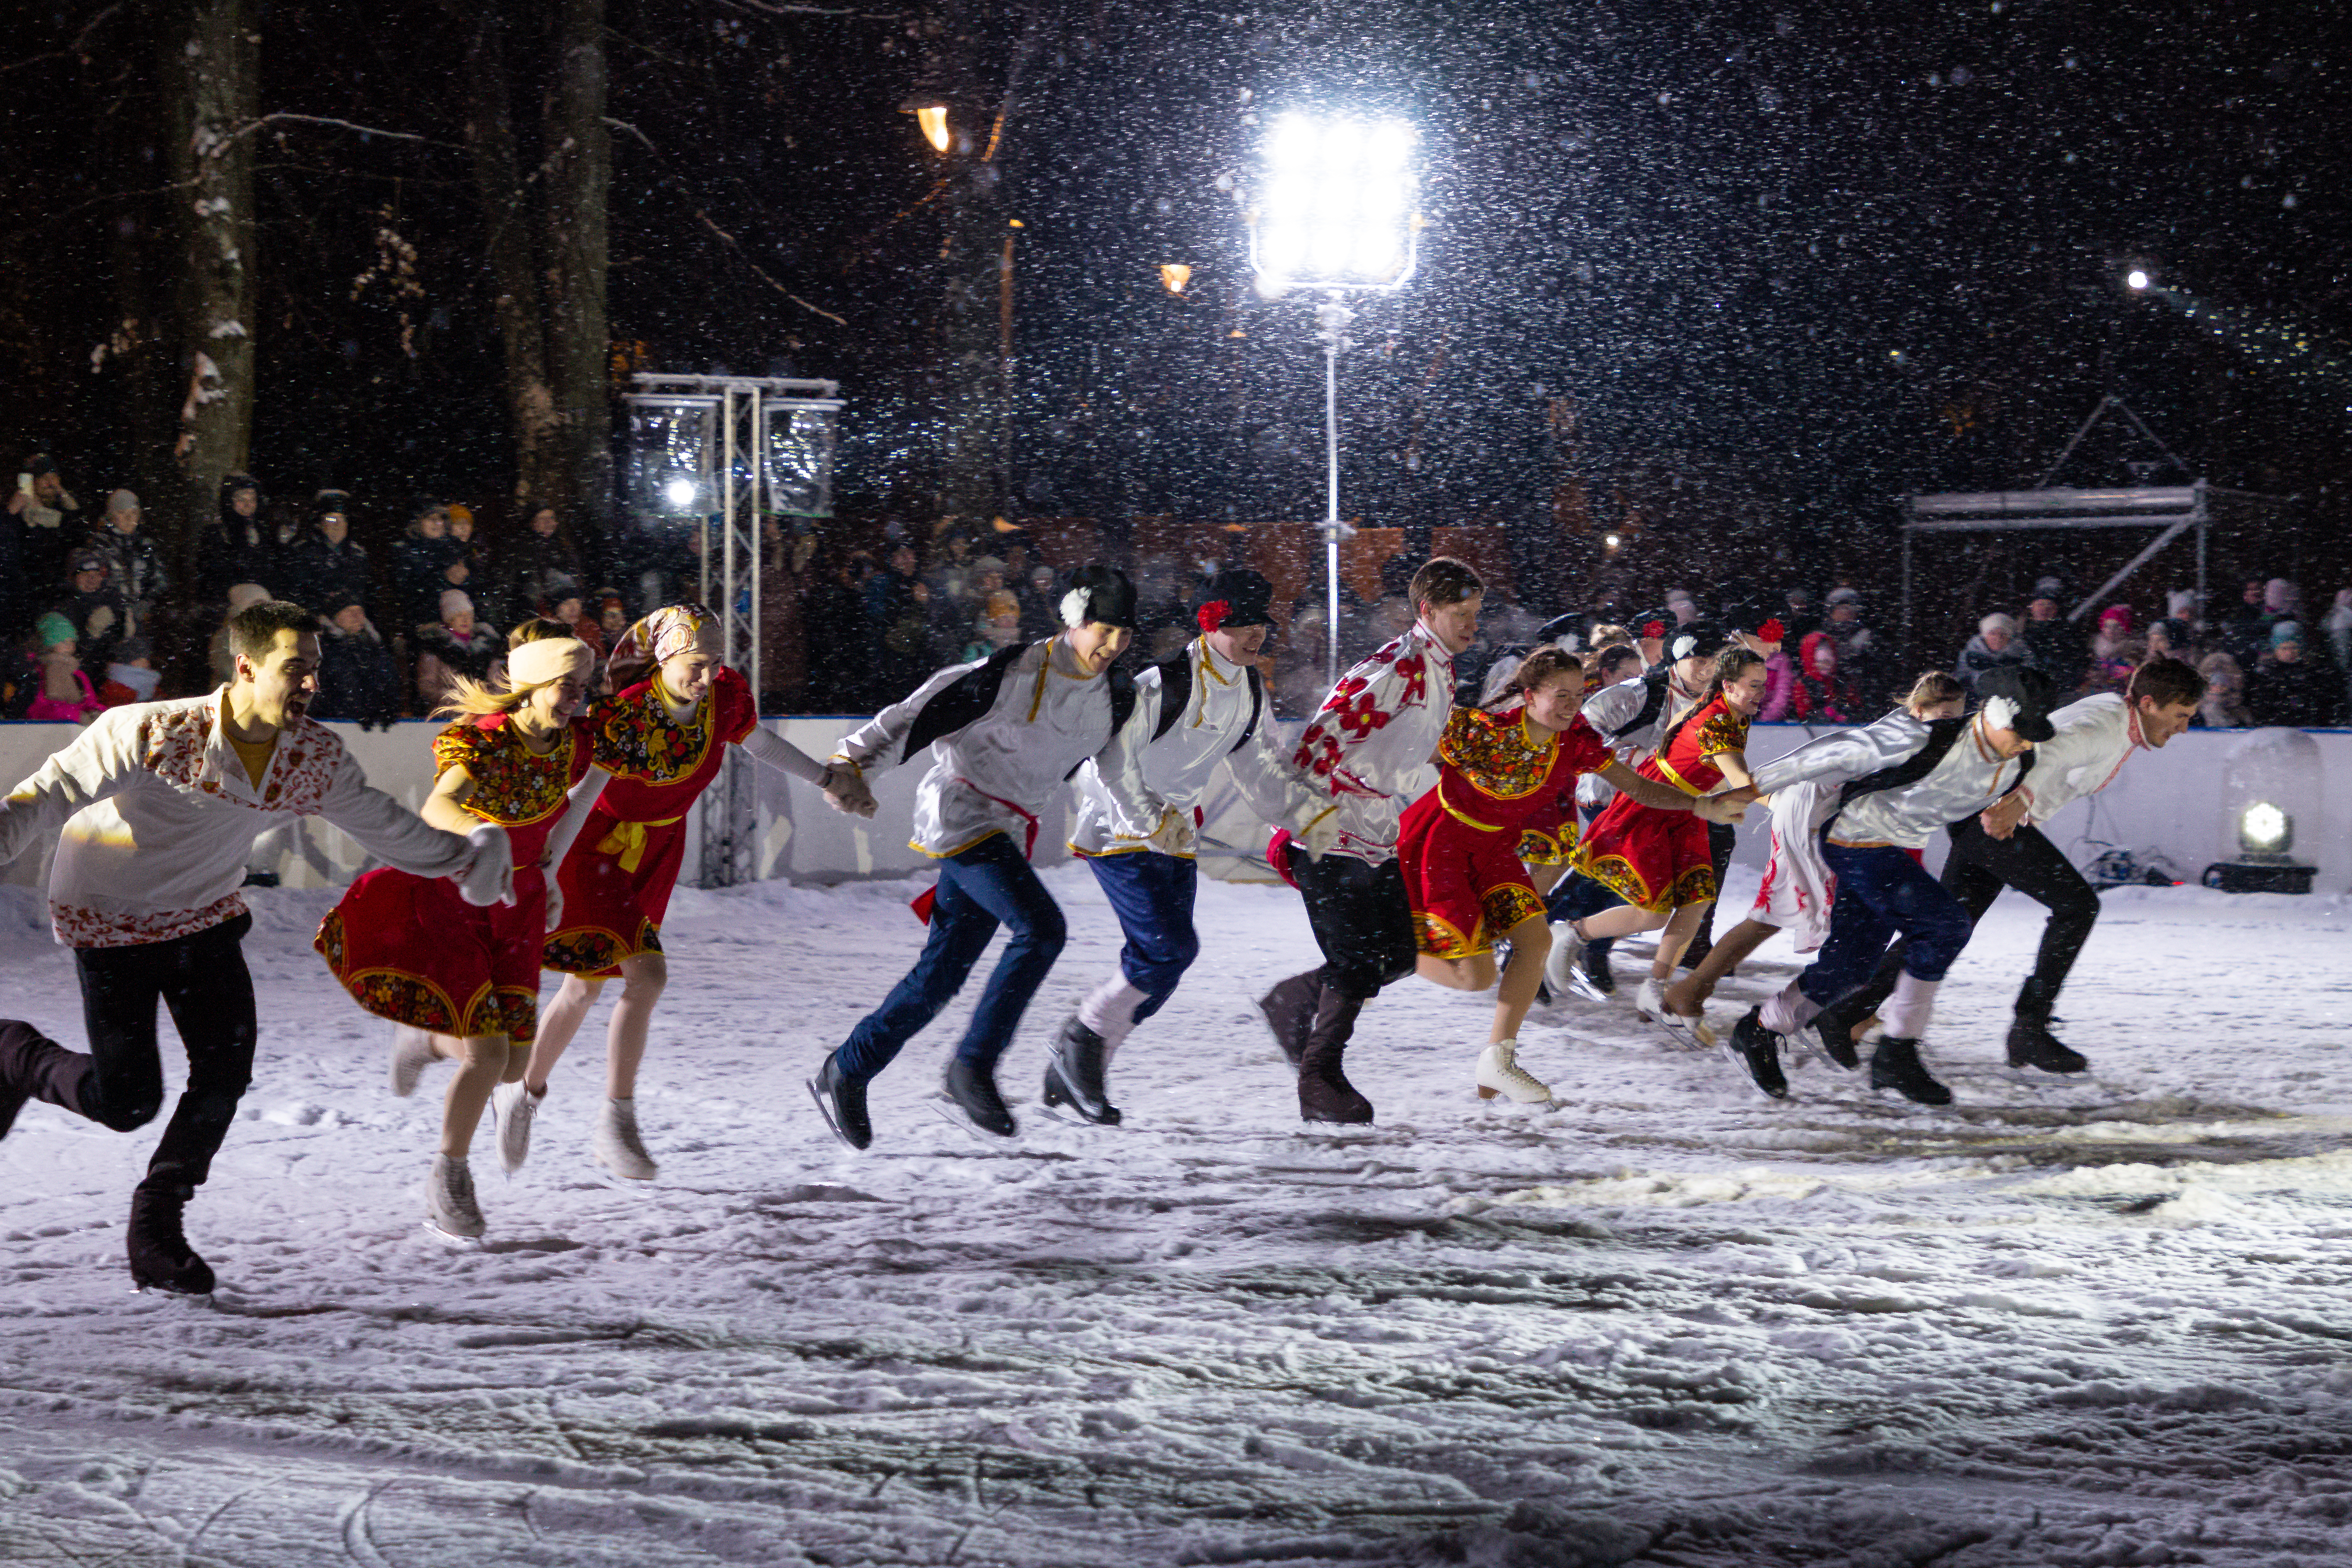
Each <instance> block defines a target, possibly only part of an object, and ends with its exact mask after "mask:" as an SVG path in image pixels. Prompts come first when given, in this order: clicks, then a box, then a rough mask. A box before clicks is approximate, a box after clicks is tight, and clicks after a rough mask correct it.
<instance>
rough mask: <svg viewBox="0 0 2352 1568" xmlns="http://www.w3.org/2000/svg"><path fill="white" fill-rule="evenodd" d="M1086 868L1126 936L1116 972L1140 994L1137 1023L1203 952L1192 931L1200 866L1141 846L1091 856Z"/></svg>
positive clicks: (1173, 991) (1157, 1008)
mask: <svg viewBox="0 0 2352 1568" xmlns="http://www.w3.org/2000/svg"><path fill="white" fill-rule="evenodd" d="M1087 869H1088V870H1090V871H1092V872H1093V873H1094V874H1095V880H1096V881H1097V882H1098V883H1099V884H1101V886H1102V890H1103V897H1104V898H1106V899H1108V900H1110V908H1111V912H1112V913H1113V914H1115V915H1117V916H1118V929H1119V930H1120V931H1121V932H1123V933H1124V934H1125V935H1126V937H1127V945H1126V946H1124V947H1122V948H1120V949H1119V951H1118V970H1119V973H1121V974H1124V975H1126V976H1127V983H1128V984H1129V985H1132V986H1134V987H1135V988H1136V989H1137V990H1138V991H1140V992H1142V993H1143V1000H1142V1001H1141V1002H1139V1003H1138V1004H1137V1005H1136V1008H1135V1021H1136V1022H1137V1023H1139V1024H1140V1023H1141V1022H1143V1020H1145V1019H1146V1018H1149V1017H1150V1016H1151V1015H1153V1014H1154V1013H1157V1012H1158V1011H1160V1008H1161V1007H1162V1006H1164V1005H1167V1001H1168V998H1170V997H1171V996H1173V995H1174V994H1176V983H1177V982H1178V981H1180V980H1181V979H1183V978H1184V972H1185V971H1186V970H1188V969H1190V968H1192V961H1193V960H1194V959H1196V958H1198V957H1200V956H1201V937H1200V933H1199V932H1197V931H1194V930H1193V929H1192V897H1193V893H1194V890H1195V889H1198V888H1199V887H1200V885H1201V873H1200V868H1198V867H1197V866H1195V865H1194V864H1193V863H1192V861H1190V860H1187V859H1185V858H1182V857H1181V856H1177V855H1161V854H1158V853H1156V852H1154V851H1152V850H1149V849H1144V850H1139V851H1137V852H1136V853H1134V854H1132V855H1097V856H1093V857H1091V858H1088V859H1087Z"/></svg>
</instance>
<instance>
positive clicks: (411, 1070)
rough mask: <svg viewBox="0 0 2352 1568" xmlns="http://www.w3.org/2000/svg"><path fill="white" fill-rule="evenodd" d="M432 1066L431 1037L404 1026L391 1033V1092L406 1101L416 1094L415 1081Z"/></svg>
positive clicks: (420, 1030)
mask: <svg viewBox="0 0 2352 1568" xmlns="http://www.w3.org/2000/svg"><path fill="white" fill-rule="evenodd" d="M432 1065H433V1037H432V1036H430V1035H428V1034H426V1033H425V1031H424V1030H422V1029H419V1028H415V1027H412V1026H409V1025H406V1024H397V1025H394V1026H393V1031H392V1072H391V1075H390V1078H391V1083H392V1092H393V1093H394V1094H396V1095H398V1096H400V1098H401V1099H403V1100H406V1099H407V1098H408V1097H409V1096H410V1095H412V1094H415V1092H416V1080H417V1079H421V1078H423V1077H424V1076H425V1068H428V1067H431V1066H432Z"/></svg>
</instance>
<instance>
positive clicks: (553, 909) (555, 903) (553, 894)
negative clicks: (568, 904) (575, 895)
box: [547, 870, 563, 931]
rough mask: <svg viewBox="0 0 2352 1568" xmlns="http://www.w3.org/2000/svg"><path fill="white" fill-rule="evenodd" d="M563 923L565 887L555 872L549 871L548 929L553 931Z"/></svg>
mask: <svg viewBox="0 0 2352 1568" xmlns="http://www.w3.org/2000/svg"><path fill="white" fill-rule="evenodd" d="M562 923H563V889H562V886H560V885H559V884H558V883H557V882H556V880H555V873H554V871H552V870H550V871H549V872H548V873H547V929H548V930H549V931H553V930H554V929H555V928H556V927H557V926H560V925H562Z"/></svg>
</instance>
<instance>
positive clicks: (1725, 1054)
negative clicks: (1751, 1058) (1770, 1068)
mask: <svg viewBox="0 0 2352 1568" xmlns="http://www.w3.org/2000/svg"><path fill="white" fill-rule="evenodd" d="M1715 1054H1716V1055H1717V1056H1718V1057H1721V1058H1723V1059H1724V1060H1725V1061H1726V1062H1727V1063H1728V1064H1729V1065H1730V1068H1731V1070H1732V1071H1733V1072H1736V1073H1738V1075H1739V1081H1740V1084H1741V1085H1742V1087H1744V1088H1745V1089H1747V1090H1748V1092H1749V1093H1750V1094H1752V1095H1754V1096H1755V1097H1756V1098H1757V1099H1759V1100H1763V1101H1764V1102H1765V1103H1767V1104H1769V1105H1786V1104H1787V1103H1788V1102H1789V1091H1788V1090H1787V1089H1785V1088H1784V1089H1781V1091H1780V1093H1778V1094H1774V1093H1773V1092H1772V1091H1771V1090H1770V1089H1766V1088H1765V1087H1764V1086H1763V1085H1762V1084H1760V1083H1758V1082H1757V1081H1756V1075H1755V1074H1754V1073H1752V1072H1749V1071H1748V1058H1746V1057H1743V1056H1741V1055H1740V1054H1739V1050H1738V1047H1736V1046H1734V1045H1733V1044H1732V1043H1731V1041H1730V1040H1729V1039H1723V1040H1718V1041H1717V1042H1716V1047H1715ZM1781 1071H1782V1073H1783V1074H1784V1075H1785V1074H1786V1072H1787V1071H1788V1069H1787V1068H1786V1067H1785V1066H1784V1067H1783V1068H1781Z"/></svg>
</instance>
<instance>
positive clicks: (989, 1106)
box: [809, 565, 1182, 1149]
mask: <svg viewBox="0 0 2352 1568" xmlns="http://www.w3.org/2000/svg"><path fill="white" fill-rule="evenodd" d="M1071 581H1072V585H1071V588H1070V591H1069V592H1068V593H1066V594H1065V595H1062V600H1061V605H1060V610H1061V618H1062V628H1063V629H1062V630H1061V631H1060V632H1058V633H1056V634H1055V636H1053V637H1048V638H1046V639H1045V641H1043V642H1035V643H1028V644H1017V643H1016V644H1015V645H1013V647H1007V648H1003V649H1000V650H999V651H997V652H996V653H993V654H991V655H990V656H989V657H988V658H982V659H977V660H974V661H973V662H971V663H970V664H957V665H950V666H949V667H948V668H945V669H942V670H940V671H939V672H938V673H937V674H935V675H933V676H932V677H931V678H930V679H929V680H926V681H925V682H923V684H922V685H921V686H920V687H919V688H918V689H917V690H916V692H915V694H914V695H913V696H911V697H909V698H908V699H907V700H905V701H903V702H899V703H895V704H893V705H892V706H891V707H889V708H887V709H885V710H883V711H882V712H880V713H878V714H877V715H875V717H874V718H873V719H872V720H871V721H868V722H867V723H866V724H865V725H863V726H862V727H860V728H859V729H858V730H856V731H855V732H854V733H852V734H850V735H848V736H847V737H845V739H844V740H843V741H842V743H841V751H840V752H839V753H838V754H837V755H836V756H835V759H834V760H835V762H836V763H843V764H845V765H846V766H847V767H848V768H849V769H850V770H851V771H852V772H853V773H856V775H857V776H858V778H859V779H860V780H861V782H862V781H863V780H865V779H868V778H871V777H872V776H873V775H874V774H876V773H880V772H881V771H882V770H883V769H885V768H888V767H894V766H896V765H897V764H898V763H904V762H908V761H910V760H912V759H913V758H914V757H915V756H917V755H918V754H919V753H920V752H922V751H923V750H924V749H925V748H926V747H929V748H931V749H932V752H933V755H934V759H935V760H934V761H933V762H932V763H931V768H930V771H929V773H925V774H924V775H923V781H922V783H921V784H919V786H918V787H917V793H916V797H915V837H914V838H913V840H912V841H911V842H912V844H913V847H915V848H917V849H919V850H920V851H921V852H922V853H924V854H925V855H928V856H929V857H931V858H933V859H935V860H937V861H938V862H939V864H940V880H939V886H938V887H937V888H936V889H933V890H932V893H931V894H930V895H929V910H928V918H929V921H930V926H931V931H930V936H929V940H927V941H926V942H924V944H923V952H922V956H921V957H920V958H919V959H917V960H916V961H915V967H914V968H913V969H912V970H910V971H908V974H907V977H906V978H905V979H903V980H901V981H899V982H898V985H897V986H896V988H894V989H893V990H892V991H891V993H890V994H889V995H888V996H887V997H886V998H884V999H883V1002H882V1005H880V1006H879V1007H877V1008H876V1009H875V1010H874V1011H873V1012H871V1013H869V1014H867V1015H866V1016H865V1017H864V1018H863V1019H862V1020H860V1021H859V1023H858V1025H857V1026H856V1028H855V1029H853V1030H851V1031H850V1035H849V1038H848V1039H846V1040H845V1041H843V1042H842V1044H841V1046H840V1047H839V1048H838V1049H836V1050H835V1051H834V1052H832V1053H831V1054H830V1055H828V1056H827V1057H826V1058H824V1064H823V1065H822V1066H821V1067H820V1068H818V1070H817V1076H816V1077H815V1078H814V1079H811V1080H810V1083H809V1092H810V1093H811V1094H813V1095H814V1096H815V1097H816V1101H817V1106H818V1109H820V1110H823V1111H824V1115H825V1120H826V1121H827V1122H829V1123H830V1124H831V1125H832V1127H833V1130H834V1132H835V1135H837V1136H838V1137H839V1138H840V1139H841V1141H842V1142H845V1143H846V1144H848V1145H849V1146H850V1147H851V1148H853V1149H863V1148H865V1147H866V1145H867V1144H869V1143H871V1142H873V1141H874V1128H873V1123H872V1122H871V1121H869V1120H868V1118H867V1116H866V1084H867V1083H868V1082H870V1081H871V1080H872V1079H873V1078H874V1076H875V1074H877V1073H878V1072H880V1071H881V1070H882V1069H883V1068H886V1067H888V1066H889V1065H890V1062H891V1060H892V1058H895V1057H897V1056H898V1051H899V1048H900V1047H903V1046H904V1045H905V1044H906V1043H907V1042H908V1040H909V1039H911V1038H912V1037H914V1035H915V1033H916V1031H917V1030H919V1029H920V1028H922V1026H924V1025H926V1024H928V1023H929V1022H930V1021H931V1020H932V1019H933V1018H935V1017H937V1016H939V1014H940V1009H941V1008H943V1007H945V1006H946V1005H948V1003H949V1002H950V1000H951V999H953V997H954V996H955V994H956V993H957V992H958V991H959V990H961V988H962V986H963V983H964V979H965V977H966V976H967V975H969V974H971V971H972V966H973V965H974V964H976V963H979V962H980V955H981V954H982V952H985V951H987V948H988V943H989V941H990V939H992V937H994V936H995V934H996V928H997V927H998V926H1000V925H1003V926H1009V927H1010V928H1012V937H1011V939H1010V940H1009V941H1008V942H1006V943H1005V947H1004V955H1003V957H1002V958H1000V959H999V960H998V961H997V964H996V972H995V973H993V974H992V975H990V976H989V981H988V988H987V990H985V991H984V992H982V994H981V998H980V1005H979V1006H978V1007H977V1008H975V1009H974V1010H973V1012H972V1016H971V1025H970V1026H968V1027H967V1028H966V1029H965V1030H964V1036H963V1040H962V1043H961V1045H959V1046H958V1047H956V1053H955V1056H954V1057H953V1058H951V1059H950V1061H949V1063H948V1068H947V1080H946V1089H947V1093H948V1098H949V1099H950V1100H953V1101H954V1102H955V1104H956V1105H957V1106H958V1107H959V1108H960V1109H961V1110H962V1112H963V1114H964V1115H965V1116H966V1117H968V1118H970V1119H971V1123H972V1125H973V1126H975V1127H978V1128H979V1129H980V1130H981V1131H983V1132H989V1133H993V1134H995V1135H996V1136H998V1137H1001V1138H1010V1137H1012V1136H1013V1133H1014V1132H1016V1131H1019V1126H1018V1124H1017V1123H1015V1122H1014V1121H1013V1112H1012V1111H1011V1110H1009V1109H1007V1107H1006V1106H1005V1103H1004V1098H1003V1095H1001V1094H999V1093H998V1092H997V1088H996V1061H997V1058H999V1057H1001V1056H1003V1054H1004V1048H1005V1047H1007V1046H1009V1045H1011V1044H1012V1043H1013V1029H1014V1028H1015V1027H1016V1026H1019V1024H1020V1022H1021V1015H1022V1012H1023V1011H1024V1009H1025V1008H1027V1006H1028V1005H1029V998H1030V997H1032V996H1034V994H1036V992H1037V987H1038V986H1039V985H1041V984H1044V983H1045V976H1046V974H1047V973H1049V972H1050V971H1051V970H1052V969H1053V967H1054V960H1055V958H1057V957H1059V956H1060V955H1061V952H1062V943H1063V942H1064V940H1065V938H1066V928H1065V926H1064V924H1063V921H1062V910H1061V906H1060V905H1058V904H1056V903H1055V902H1054V899H1053V895H1052V894H1050V893H1048V892H1046V891H1045V884H1044V883H1043V882H1041V881H1039V880H1038V879H1037V873H1036V872H1034V871H1033V870H1031V869H1030V868H1029V854H1030V851H1031V850H1032V849H1034V847H1036V839H1037V829H1038V826H1039V823H1040V819H1041V818H1042V817H1043V816H1045V813H1047V812H1048V811H1051V810H1053V809H1054V808H1055V806H1057V805H1059V804H1060V802H1061V801H1062V800H1063V799H1064V798H1065V795H1064V787H1065V785H1066V784H1067V782H1068V780H1069V778H1070V776H1071V775H1072V774H1074V773H1076V772H1077V770H1078V767H1079V764H1081V763H1084V762H1086V761H1087V759H1088V758H1089V757H1092V756H1094V755H1095V754H1096V753H1097V752H1100V751H1102V749H1103V748H1104V747H1105V746H1107V745H1108V744H1109V743H1110V741H1111V737H1112V736H1113V735H1115V734H1117V733H1118V729H1119V726H1120V725H1121V724H1122V723H1123V722H1125V721H1126V719H1127V714H1128V710H1129V708H1130V707H1131V706H1132V704H1133V702H1134V691H1135V689H1134V686H1133V683H1132V682H1130V681H1129V680H1127V679H1125V678H1124V677H1122V676H1115V675H1113V674H1112V672H1111V668H1110V667H1111V663H1112V661H1113V660H1115V659H1117V658H1118V656H1119V655H1120V653H1122V652H1123V651H1125V649H1126V647H1127V645H1128V642H1129V639H1130V638H1131V637H1133V636H1134V628H1135V588H1134V586H1133V584H1130V583H1129V581H1128V580H1127V574H1125V573H1123V572H1120V571H1118V570H1117V569H1116V568H1114V567H1109V566H1102V565H1088V566H1082V567H1080V568H1079V569H1078V570H1077V571H1076V573H1075V574H1073V575H1072V579H1071ZM1105 784H1106V787H1108V788H1109V789H1112V790H1114V791H1117V790H1119V789H1120V788H1122V787H1123V786H1122V784H1121V783H1120V775H1119V774H1118V773H1111V774H1108V775H1106V777H1105ZM829 798H833V799H834V801H835V805H837V806H841V807H842V808H844V809H847V808H848V807H849V806H850V805H854V804H855V803H853V802H849V801H846V800H845V799H843V798H841V797H839V796H838V795H835V796H833V797H829ZM1118 808H1119V811H1120V814H1121V815H1122V816H1124V817H1125V818H1126V819H1127V820H1129V821H1132V822H1141V821H1143V820H1146V819H1147V818H1150V817H1153V816H1155V814H1154V812H1153V810H1152V808H1151V805H1150V802H1148V801H1147V800H1145V799H1144V798H1143V797H1142V796H1141V795H1135V796H1133V797H1132V798H1126V799H1121V800H1120V801H1119V803H1118ZM1171 818H1172V814H1171ZM1161 842H1162V843H1163V844H1168V845H1171V846H1181V842H1182V839H1181V836H1179V835H1177V834H1176V833H1174V831H1173V830H1172V829H1171V831H1170V832H1169V833H1168V834H1167V835H1166V836H1165V837H1163V838H1162V839H1161Z"/></svg>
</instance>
